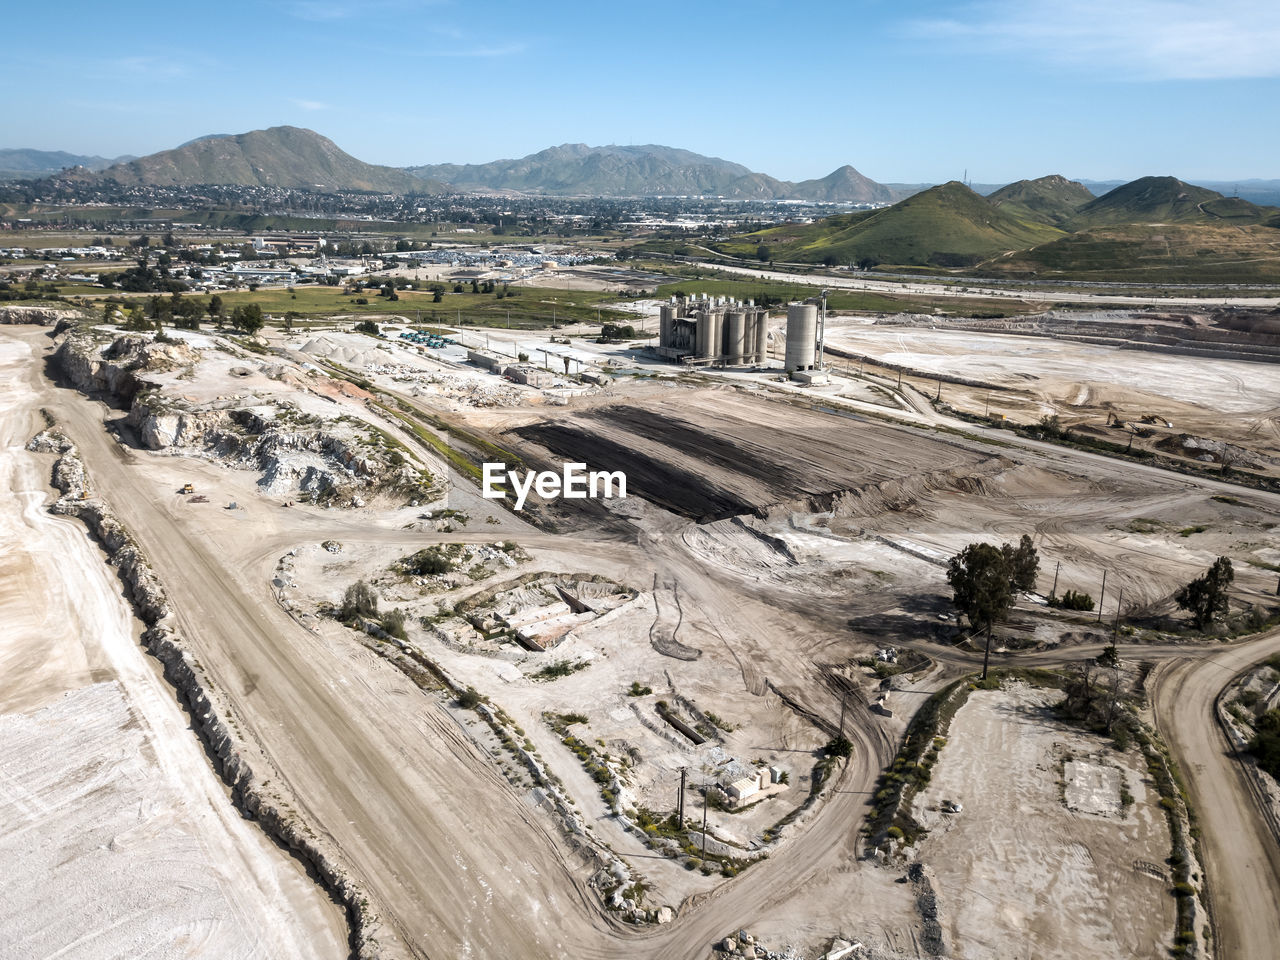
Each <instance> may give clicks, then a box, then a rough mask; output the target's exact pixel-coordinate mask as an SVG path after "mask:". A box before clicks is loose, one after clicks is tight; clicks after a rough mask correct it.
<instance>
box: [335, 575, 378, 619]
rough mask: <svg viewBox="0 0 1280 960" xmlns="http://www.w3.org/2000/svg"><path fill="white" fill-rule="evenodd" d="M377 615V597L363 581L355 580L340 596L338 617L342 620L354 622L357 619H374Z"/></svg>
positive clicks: (371, 588)
mask: <svg viewBox="0 0 1280 960" xmlns="http://www.w3.org/2000/svg"><path fill="white" fill-rule="evenodd" d="M377 615H378V596H377V594H375V593H374V592H373V587H371V586H369V584H367V583H365V582H364V581H363V580H357V581H356V582H355V583H353V584H351V586H349V587H347V589H346V592H345V593H343V595H342V607H341V609H340V610H339V616H340V617H341V618H342V619H343V620H354V619H356V618H357V617H376V616H377Z"/></svg>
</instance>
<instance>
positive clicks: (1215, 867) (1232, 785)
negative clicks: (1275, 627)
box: [1147, 631, 1280, 960]
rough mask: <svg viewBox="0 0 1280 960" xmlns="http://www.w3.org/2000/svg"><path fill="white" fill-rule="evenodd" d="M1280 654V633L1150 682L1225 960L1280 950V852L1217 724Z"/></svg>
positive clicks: (1176, 664) (1180, 665)
mask: <svg viewBox="0 0 1280 960" xmlns="http://www.w3.org/2000/svg"><path fill="white" fill-rule="evenodd" d="M1276 652H1280V631H1273V632H1272V633H1270V634H1269V635H1267V636H1266V637H1264V638H1261V639H1259V640H1256V641H1253V642H1252V643H1248V644H1243V645H1241V646H1237V647H1228V648H1226V649H1219V650H1215V651H1213V652H1212V653H1210V654H1209V655H1208V656H1201V657H1187V658H1182V659H1177V660H1167V661H1165V662H1164V663H1162V664H1160V666H1159V667H1158V668H1157V669H1156V670H1155V671H1153V672H1152V674H1151V676H1150V677H1149V678H1148V680H1147V686H1148V689H1149V690H1150V691H1151V697H1152V702H1153V703H1154V705H1155V712H1156V717H1157V721H1158V724H1159V727H1160V731H1161V733H1162V734H1163V735H1164V738H1165V740H1166V741H1167V742H1168V743H1169V745H1170V748H1171V749H1172V750H1173V754H1174V757H1175V758H1176V759H1177V761H1178V765H1179V766H1180V767H1181V768H1182V772H1183V774H1184V776H1185V778H1186V781H1187V786H1188V788H1189V790H1190V793H1191V800H1192V803H1193V804H1194V805H1195V808H1196V812H1197V814H1198V816H1199V819H1200V825H1201V828H1202V830H1203V836H1202V843H1203V846H1204V854H1205V860H1206V862H1205V864H1204V867H1205V870H1206V871H1207V873H1208V881H1209V896H1210V900H1211V904H1212V906H1211V909H1212V911H1213V918H1214V927H1215V931H1216V934H1217V950H1218V958H1219V960H1253V958H1256V957H1273V956H1275V955H1276V950H1277V944H1280V912H1278V911H1277V910H1276V904H1277V903H1280V848H1278V847H1277V842H1276V837H1275V836H1273V835H1272V833H1271V830H1270V829H1269V827H1268V826H1267V823H1266V821H1265V820H1264V819H1263V816H1262V814H1261V812H1260V811H1259V809H1258V807H1257V806H1256V804H1255V801H1254V796H1253V794H1252V793H1251V792H1250V790H1249V786H1248V784H1247V783H1246V782H1245V780H1244V776H1243V771H1242V770H1241V769H1240V766H1239V761H1237V760H1236V759H1235V758H1234V756H1233V755H1232V753H1231V750H1230V748H1229V746H1228V744H1227V740H1226V737H1225V736H1224V734H1223V732H1222V729H1221V727H1220V726H1219V725H1218V721H1217V717H1216V716H1215V703H1216V701H1217V698H1218V695H1219V694H1220V693H1221V692H1222V690H1223V688H1224V687H1226V685H1227V684H1228V683H1230V682H1231V680H1232V679H1233V678H1234V677H1235V676H1236V675H1237V674H1239V673H1240V672H1242V671H1243V670H1245V669H1247V668H1248V667H1249V666H1251V665H1253V664H1255V663H1258V662H1259V661H1261V660H1264V659H1266V658H1267V657H1268V656H1270V655H1272V654H1274V653H1276Z"/></svg>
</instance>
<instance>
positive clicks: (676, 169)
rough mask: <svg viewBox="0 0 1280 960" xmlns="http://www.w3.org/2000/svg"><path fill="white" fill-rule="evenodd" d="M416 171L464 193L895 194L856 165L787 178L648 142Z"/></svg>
mask: <svg viewBox="0 0 1280 960" xmlns="http://www.w3.org/2000/svg"><path fill="white" fill-rule="evenodd" d="M408 170H409V172H410V173H412V174H414V175H415V176H420V177H429V178H433V179H436V180H442V181H445V182H447V183H449V184H451V185H452V186H453V187H455V188H456V189H458V190H460V191H502V192H514V193H529V194H542V195H548V196H562V197H563V196H576V197H582V196H594V197H653V196H662V197H676V196H719V197H733V198H738V199H757V200H777V199H807V200H828V201H844V202H852V203H871V202H886V201H888V200H890V199H892V194H891V193H890V192H889V191H888V190H887V189H886V188H885V187H883V186H882V185H881V184H878V183H876V182H875V181H873V180H869V179H867V178H866V177H864V176H862V174H860V173H858V171H857V170H854V169H853V167H847V166H846V167H841V168H840V169H839V170H836V171H835V172H834V173H832V174H830V175H829V176H827V177H824V178H822V179H821V180H805V181H803V182H802V183H789V182H787V181H785V180H777V179H775V178H774V177H770V176H768V175H767V174H763V173H756V172H754V171H752V170H749V169H748V168H747V167H744V166H743V165H742V164H740V163H733V162H731V161H729V160H722V159H720V158H719V157H705V156H702V155H701V154H697V153H693V152H692V151H690V150H680V149H677V148H675V147H664V146H659V145H657V144H646V145H643V146H617V145H611V146H606V147H590V146H587V145H586V144H585V143H566V144H561V145H560V146H558V147H549V148H547V149H546V150H542V151H539V152H538V153H533V154H530V155H528V156H526V157H521V158H520V159H517V160H494V161H493V162H491V163H480V164H454V163H440V164H429V165H426V166H418V167H409V168H408Z"/></svg>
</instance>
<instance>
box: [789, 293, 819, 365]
mask: <svg viewBox="0 0 1280 960" xmlns="http://www.w3.org/2000/svg"><path fill="white" fill-rule="evenodd" d="M817 352H818V308H817V306H816V305H814V304H812V303H793V304H790V305H789V306H788V307H787V354H786V368H787V369H788V370H790V371H793V372H794V371H797V370H812V369H813V368H814V364H815V363H816V361H817Z"/></svg>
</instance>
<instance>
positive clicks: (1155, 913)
mask: <svg viewBox="0 0 1280 960" xmlns="http://www.w3.org/2000/svg"><path fill="white" fill-rule="evenodd" d="M1060 696H1061V694H1060V693H1058V692H1057V691H1045V690H1040V689H1036V688H1033V687H1028V686H1026V685H1024V684H1012V685H1010V686H1009V687H1007V688H1005V689H1003V690H990V691H989V690H978V691H975V692H973V693H972V694H970V696H969V699H968V701H967V702H966V703H965V704H964V706H962V707H961V708H960V710H959V711H958V712H957V713H956V716H955V719H954V720H952V722H951V727H950V729H949V731H948V737H947V745H946V746H945V747H943V749H942V753H941V758H940V759H939V761H938V764H937V766H936V767H935V769H934V772H933V778H932V780H931V781H930V783H929V787H928V789H927V790H925V791H923V792H921V793H920V794H919V795H918V796H917V797H916V799H915V804H914V807H913V812H914V815H915V817H916V819H917V820H918V821H920V823H921V825H922V826H923V827H924V828H925V829H926V830H928V831H929V835H928V836H927V837H926V838H925V839H924V840H923V841H922V842H920V843H919V844H918V849H917V850H916V851H915V853H916V855H917V856H919V857H920V859H922V860H923V861H924V862H926V863H928V864H929V865H930V866H931V867H932V868H933V871H934V875H935V879H934V892H935V893H936V895H937V897H938V900H939V909H940V913H941V914H942V918H943V919H942V923H943V926H944V929H945V930H946V933H947V938H946V942H947V944H948V945H949V946H950V948H951V951H952V955H953V956H954V957H955V958H956V960H1032V958H1035V960H1056V958H1070V957H1080V956H1110V957H1132V958H1134V960H1138V958H1144V960H1156V958H1159V957H1164V956H1167V950H1168V946H1169V942H1170V932H1171V931H1172V930H1173V927H1174V921H1175V919H1176V917H1175V911H1174V900H1173V897H1171V896H1170V895H1169V886H1170V882H1169V879H1168V875H1169V868H1168V867H1167V865H1166V864H1165V860H1166V858H1167V857H1168V856H1169V849H1170V840H1169V827H1168V824H1167V823H1166V821H1165V815H1164V810H1163V809H1162V808H1161V806H1160V796H1159V794H1158V793H1157V791H1156V789H1155V787H1154V785H1151V784H1150V783H1149V778H1148V776H1147V773H1146V761H1145V760H1144V759H1143V757H1142V754H1141V752H1140V751H1139V750H1138V749H1137V748H1136V747H1134V748H1133V749H1131V750H1129V751H1127V752H1125V753H1120V752H1118V751H1116V750H1115V749H1113V748H1112V747H1111V745H1110V743H1109V741H1106V740H1103V739H1102V738H1100V737H1097V736H1091V735H1089V734H1087V733H1084V732H1082V731H1080V730H1077V729H1072V728H1070V727H1067V726H1065V725H1063V724H1061V723H1059V722H1057V721H1056V720H1055V719H1054V718H1053V716H1052V715H1051V713H1050V711H1049V709H1048V707H1049V705H1050V704H1051V703H1052V702H1054V701H1055V700H1057V699H1058V698H1059V697H1060ZM1068 764H1070V765H1072V767H1071V769H1072V770H1074V769H1075V765H1076V764H1082V765H1087V768H1088V772H1090V773H1093V774H1100V775H1101V776H1100V777H1099V779H1105V780H1108V781H1110V782H1109V783H1108V784H1107V788H1106V789H1102V790H1098V791H1096V792H1094V793H1093V794H1092V795H1090V794H1088V793H1087V792H1086V793H1085V795H1084V796H1083V797H1080V796H1077V795H1076V794H1075V791H1074V790H1073V786H1074V780H1072V779H1069V773H1068V772H1064V768H1065V767H1066V765H1068ZM1121 783H1123V785H1124V786H1125V787H1126V788H1127V790H1128V792H1129V794H1130V795H1132V797H1133V798H1134V799H1133V803H1132V804H1131V805H1129V806H1127V807H1126V806H1124V805H1123V804H1122V803H1121ZM1081 800H1084V801H1085V802H1083V803H1081V802H1080V801H1081ZM953 801H954V802H959V803H961V805H962V810H961V812H960V813H959V814H953V813H947V812H942V811H943V809H945V808H944V805H945V804H947V803H949V802H953ZM1068 803H1071V804H1072V805H1073V807H1074V809H1072V808H1069V807H1068ZM1139 862H1141V863H1143V864H1148V865H1150V866H1151V867H1154V868H1155V869H1156V872H1159V873H1162V874H1163V876H1164V879H1163V880H1162V879H1161V878H1160V877H1158V876H1155V875H1153V874H1152V873H1150V872H1146V871H1144V870H1142V869H1139V867H1138V866H1137V864H1138V863H1139Z"/></svg>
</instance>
